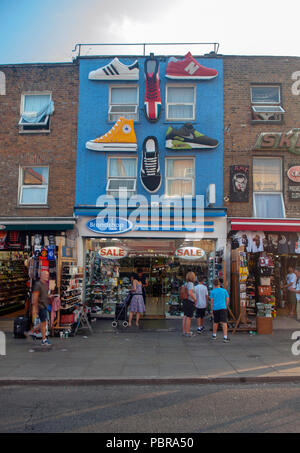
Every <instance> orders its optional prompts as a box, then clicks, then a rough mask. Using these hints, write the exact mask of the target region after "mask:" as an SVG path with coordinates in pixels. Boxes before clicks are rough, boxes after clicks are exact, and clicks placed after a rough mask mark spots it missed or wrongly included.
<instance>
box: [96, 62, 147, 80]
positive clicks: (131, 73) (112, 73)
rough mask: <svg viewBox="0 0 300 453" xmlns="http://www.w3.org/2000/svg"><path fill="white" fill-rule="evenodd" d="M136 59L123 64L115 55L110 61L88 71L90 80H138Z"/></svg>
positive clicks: (138, 73)
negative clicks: (129, 63)
mask: <svg viewBox="0 0 300 453" xmlns="http://www.w3.org/2000/svg"><path fill="white" fill-rule="evenodd" d="M139 75H140V70H139V64H138V61H137V60H135V62H134V63H132V64H131V65H128V66H127V65H125V64H123V63H121V61H120V60H119V59H118V58H117V57H115V58H114V59H113V60H112V61H111V62H110V63H108V64H107V65H105V66H102V67H101V68H98V69H96V70H95V71H91V72H90V73H89V79H90V80H139Z"/></svg>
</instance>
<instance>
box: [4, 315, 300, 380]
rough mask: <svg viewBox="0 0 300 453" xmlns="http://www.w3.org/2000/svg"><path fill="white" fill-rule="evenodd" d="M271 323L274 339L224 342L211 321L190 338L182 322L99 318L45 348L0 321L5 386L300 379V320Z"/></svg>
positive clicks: (238, 337)
mask: <svg viewBox="0 0 300 453" xmlns="http://www.w3.org/2000/svg"><path fill="white" fill-rule="evenodd" d="M206 322H207V323H208V321H206ZM273 325H274V330H273V334H271V335H250V334H249V333H248V332H237V333H235V334H231V335H230V334H229V337H230V340H231V341H230V343H228V344H224V343H223V341H222V339H223V335H222V332H221V331H220V332H218V337H217V340H216V341H212V340H211V339H210V337H211V331H210V330H209V328H210V326H209V324H207V331H206V332H205V333H202V334H200V335H199V334H195V336H194V337H192V338H187V337H184V336H182V335H181V321H180V320H175V319H174V320H168V319H166V320H144V321H142V322H141V327H142V328H140V329H138V328H136V327H135V326H134V327H131V328H129V327H128V328H123V327H118V328H117V329H113V328H112V325H111V320H102V319H97V320H96V321H95V322H93V323H92V328H93V334H91V333H90V332H89V331H88V330H84V329H82V330H80V331H79V332H78V334H77V335H76V336H75V337H69V338H64V339H61V338H59V337H52V338H50V341H51V343H52V346H51V347H50V348H45V347H41V346H40V341H33V340H31V339H30V340H26V339H15V338H14V337H13V334H12V326H13V321H12V320H9V319H4V320H1V319H0V331H2V332H5V338H6V355H0V385H16V384H30V385H33V384H37V383H38V384H45V385H46V384H47V385H52V384H53V385H65V384H68V385H72V384H73V385H78V384H86V385H88V384H91V385H95V384H130V383H132V384H151V383H156V384H168V383H170V384H174V383H230V382H244V383H247V382H249V383H250V382H281V381H283V382H287V381H290V382H300V355H295V354H297V353H298V350H299V354H300V341H299V346H297V343H296V339H292V334H293V332H296V331H299V337H300V322H298V321H297V320H295V319H290V318H284V317H283V318H281V319H279V318H278V319H276V320H274V324H273ZM192 327H194V330H195V328H196V323H195V320H193V321H192ZM293 345H294V346H293ZM292 346H293V348H294V349H293V350H292Z"/></svg>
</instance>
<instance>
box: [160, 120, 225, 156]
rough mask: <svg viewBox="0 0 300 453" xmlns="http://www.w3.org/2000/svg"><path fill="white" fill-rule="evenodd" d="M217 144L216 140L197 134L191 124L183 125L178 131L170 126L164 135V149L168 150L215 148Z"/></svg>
mask: <svg viewBox="0 0 300 453" xmlns="http://www.w3.org/2000/svg"><path fill="white" fill-rule="evenodd" d="M218 144H219V142H218V140H215V139H213V138H210V137H207V136H206V135H204V134H202V133H201V132H198V131H197V130H196V129H195V128H194V126H193V125H192V124H191V123H185V124H184V125H183V126H182V127H181V128H179V129H175V128H174V127H171V126H170V127H169V128H168V130H167V133H166V148H169V149H175V150H182V149H202V148H216V147H217V146H218Z"/></svg>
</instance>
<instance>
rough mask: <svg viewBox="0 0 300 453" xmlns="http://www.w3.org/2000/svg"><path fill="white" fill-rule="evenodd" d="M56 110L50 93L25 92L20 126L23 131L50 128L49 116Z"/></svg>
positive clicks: (22, 100)
mask: <svg viewBox="0 0 300 453" xmlns="http://www.w3.org/2000/svg"><path fill="white" fill-rule="evenodd" d="M53 112H54V103H53V101H52V99H51V94H50V93H45V94H43V93H41V94H38V93H37V94H26V93H25V94H23V95H22V99H21V118H20V121H19V126H21V128H22V130H23V131H26V130H27V131H30V130H33V131H34V130H37V129H38V130H40V129H46V130H47V129H48V130H49V117H50V115H52V113H53Z"/></svg>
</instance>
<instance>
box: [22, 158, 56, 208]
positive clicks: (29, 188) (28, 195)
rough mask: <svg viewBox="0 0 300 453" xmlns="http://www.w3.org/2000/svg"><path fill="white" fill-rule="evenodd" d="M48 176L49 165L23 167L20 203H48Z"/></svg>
mask: <svg viewBox="0 0 300 453" xmlns="http://www.w3.org/2000/svg"><path fill="white" fill-rule="evenodd" d="M48 178H49V168H48V167H23V168H22V169H21V178H20V179H21V186H20V199H19V203H20V204H21V205H35V204H37V205H41V204H47V199H48Z"/></svg>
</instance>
